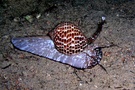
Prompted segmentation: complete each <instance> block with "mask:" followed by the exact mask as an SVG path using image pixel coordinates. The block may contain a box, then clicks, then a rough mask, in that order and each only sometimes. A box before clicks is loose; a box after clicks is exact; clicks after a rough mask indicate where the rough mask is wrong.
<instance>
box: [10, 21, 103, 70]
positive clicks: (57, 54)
mask: <svg viewBox="0 0 135 90" xmlns="http://www.w3.org/2000/svg"><path fill="white" fill-rule="evenodd" d="M104 22H105V21H104V20H102V22H101V23H99V24H98V28H97V30H96V32H95V33H94V34H93V35H92V37H90V38H86V37H85V36H84V35H83V33H82V32H81V31H80V29H79V28H78V27H77V26H76V25H74V24H72V23H66V22H65V23H62V24H59V25H58V26H57V27H56V28H55V29H54V30H53V31H51V32H49V35H50V36H43V37H16V38H13V39H12V40H11V42H12V43H13V45H14V46H15V47H16V48H18V49H20V50H23V51H27V52H30V53H33V54H36V55H39V56H42V57H45V58H49V59H51V60H53V61H58V62H61V63H64V64H68V65H70V66H72V67H75V68H81V69H84V68H92V67H94V66H95V65H97V64H99V62H100V61H101V59H102V50H101V48H100V47H98V46H94V45H93V46H92V45H89V44H88V42H89V43H92V42H93V41H94V40H95V39H96V38H97V36H98V35H99V33H100V32H101V31H102V25H103V24H104Z"/></svg>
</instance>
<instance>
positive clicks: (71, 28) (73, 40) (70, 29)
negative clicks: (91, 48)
mask: <svg viewBox="0 0 135 90" xmlns="http://www.w3.org/2000/svg"><path fill="white" fill-rule="evenodd" d="M49 34H50V36H51V38H52V40H53V41H54V44H55V46H56V48H57V50H58V51H59V52H61V53H63V54H66V55H72V54H76V53H79V52H82V51H83V50H84V49H85V48H86V47H87V45H88V44H87V38H86V37H85V36H84V35H83V33H82V32H81V30H80V29H79V28H78V26H76V25H75V24H72V23H69V22H65V23H61V24H59V25H58V26H57V27H56V28H55V29H54V30H53V31H51V32H50V33H49Z"/></svg>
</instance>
